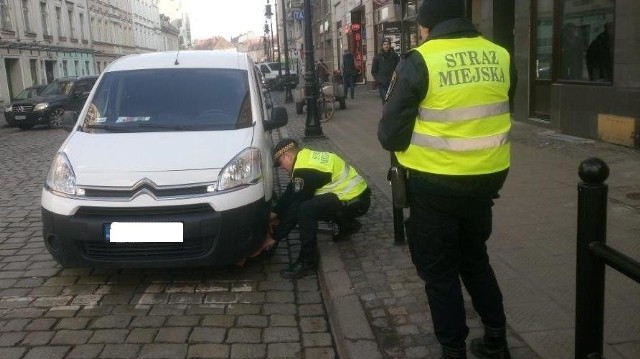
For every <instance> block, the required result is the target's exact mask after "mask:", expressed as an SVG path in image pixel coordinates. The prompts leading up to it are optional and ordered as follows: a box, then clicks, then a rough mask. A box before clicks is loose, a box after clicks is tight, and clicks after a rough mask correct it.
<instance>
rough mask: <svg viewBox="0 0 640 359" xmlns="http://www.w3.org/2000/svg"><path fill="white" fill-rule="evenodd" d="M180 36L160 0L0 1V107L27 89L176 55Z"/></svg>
mask: <svg viewBox="0 0 640 359" xmlns="http://www.w3.org/2000/svg"><path fill="white" fill-rule="evenodd" d="M184 31H186V30H184ZM179 36H180V30H178V29H177V28H175V27H174V26H172V25H171V24H170V23H169V21H168V19H167V18H164V17H161V15H160V12H159V9H158V0H0V106H2V107H4V106H5V105H7V104H8V103H9V102H10V101H11V98H13V97H14V96H16V95H17V94H18V93H19V92H20V91H22V90H23V89H24V88H27V87H29V86H33V85H38V84H47V83H50V82H51V81H53V80H54V79H55V78H59V77H67V76H85V75H94V74H99V73H101V72H102V71H103V70H104V69H105V67H106V66H107V65H108V64H109V63H111V62H112V61H113V60H115V59H117V58H118V57H120V56H124V55H128V54H134V53H141V52H150V51H158V50H177V49H178V42H179V41H178V37H179Z"/></svg>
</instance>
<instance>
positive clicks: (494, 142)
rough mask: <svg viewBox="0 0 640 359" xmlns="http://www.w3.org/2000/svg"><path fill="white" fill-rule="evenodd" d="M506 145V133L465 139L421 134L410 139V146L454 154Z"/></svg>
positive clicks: (507, 140)
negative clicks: (452, 152)
mask: <svg viewBox="0 0 640 359" xmlns="http://www.w3.org/2000/svg"><path fill="white" fill-rule="evenodd" d="M507 143H509V134H508V133H499V134H497V135H492V136H485V137H477V138H465V139H461V138H443V137H436V136H429V135H424V134H421V133H414V134H413V137H412V138H411V144H413V145H416V146H425V147H430V148H433V149H436V150H444V151H454V152H463V151H477V150H486V149H491V148H494V147H498V146H502V145H505V144H507Z"/></svg>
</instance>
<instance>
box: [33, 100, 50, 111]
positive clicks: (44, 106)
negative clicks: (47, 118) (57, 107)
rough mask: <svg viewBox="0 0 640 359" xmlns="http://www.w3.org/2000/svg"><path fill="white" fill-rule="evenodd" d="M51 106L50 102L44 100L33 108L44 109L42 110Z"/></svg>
mask: <svg viewBox="0 0 640 359" xmlns="http://www.w3.org/2000/svg"><path fill="white" fill-rule="evenodd" d="M48 107H49V104H48V103H47V102H43V103H39V104H37V105H36V107H34V108H33V110H34V111H42V110H46V109H47V108H48Z"/></svg>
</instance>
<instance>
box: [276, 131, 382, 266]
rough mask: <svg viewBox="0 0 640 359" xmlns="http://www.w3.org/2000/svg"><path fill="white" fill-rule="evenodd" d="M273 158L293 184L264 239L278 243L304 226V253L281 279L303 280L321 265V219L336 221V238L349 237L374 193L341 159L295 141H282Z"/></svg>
mask: <svg viewBox="0 0 640 359" xmlns="http://www.w3.org/2000/svg"><path fill="white" fill-rule="evenodd" d="M273 159H274V162H275V164H276V165H277V166H280V167H281V168H283V169H284V170H286V171H287V172H288V173H289V175H290V176H291V182H290V183H289V184H288V185H287V188H286V190H285V191H284V193H283V194H282V196H281V197H280V199H279V200H278V203H277V205H276V206H275V208H274V210H273V212H272V213H271V221H272V225H273V230H272V233H271V234H270V236H272V238H267V241H266V242H271V239H272V240H275V241H279V240H280V239H282V238H284V237H285V236H286V235H287V234H289V232H290V231H291V230H292V229H294V228H295V226H296V225H299V226H300V242H301V248H300V255H299V256H298V259H297V260H296V261H295V262H293V263H292V264H290V265H289V266H288V267H287V268H285V269H283V270H282V271H281V272H280V275H281V276H282V277H283V278H300V277H303V276H305V275H306V274H307V273H308V272H309V271H312V270H315V269H316V266H317V256H318V253H317V241H316V237H317V230H318V221H319V220H325V221H333V222H335V223H336V224H337V225H338V233H337V238H339V239H346V238H347V237H348V236H349V235H350V234H352V233H354V232H356V231H358V229H359V228H360V224H359V222H358V221H357V220H355V218H356V217H360V216H362V215H363V214H365V213H366V212H367V210H368V209H369V205H370V204H371V198H370V197H371V191H370V189H369V187H368V186H367V183H366V182H365V180H364V178H362V177H361V176H360V175H359V174H358V173H357V172H356V170H355V169H354V168H353V167H351V166H349V165H348V164H346V163H345V161H344V160H342V159H341V158H340V157H338V156H337V155H335V154H333V153H330V152H320V151H313V150H310V149H306V148H299V147H298V143H297V142H296V141H295V140H293V139H283V140H281V141H280V142H278V144H277V145H276V147H275V148H274V150H273ZM334 239H336V237H334Z"/></svg>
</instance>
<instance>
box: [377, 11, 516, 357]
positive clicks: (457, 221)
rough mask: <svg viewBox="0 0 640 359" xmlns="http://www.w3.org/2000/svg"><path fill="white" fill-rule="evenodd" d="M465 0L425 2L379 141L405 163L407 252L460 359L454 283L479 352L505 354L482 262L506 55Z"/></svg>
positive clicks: (508, 87) (501, 141)
mask: <svg viewBox="0 0 640 359" xmlns="http://www.w3.org/2000/svg"><path fill="white" fill-rule="evenodd" d="M464 15H465V1H464V0H424V2H423V3H422V5H421V6H420V10H419V13H418V16H417V22H418V24H419V25H420V32H421V35H422V37H423V39H425V41H424V43H422V44H421V45H420V46H418V47H417V48H415V49H413V50H412V51H410V52H409V53H408V54H407V56H406V58H405V59H404V60H403V61H402V62H401V63H400V65H399V66H398V67H397V69H396V74H395V76H394V78H395V81H394V83H392V85H391V88H390V89H389V92H388V93H387V101H386V103H385V106H384V109H383V115H382V119H381V120H380V123H379V125H378V139H379V141H380V143H381V144H382V147H384V148H385V149H386V150H389V151H394V152H395V155H396V157H397V159H398V162H399V163H400V164H401V165H402V166H403V167H404V168H405V169H406V171H407V197H408V200H409V208H410V213H411V215H410V219H409V224H408V236H407V237H408V243H409V249H410V252H411V259H412V261H413V263H414V265H415V266H416V270H417V272H418V275H419V276H420V278H422V279H423V280H424V281H425V290H426V293H427V297H428V299H429V307H430V310H431V316H432V318H433V326H434V329H435V335H436V338H437V339H438V342H439V343H440V344H441V345H442V352H443V353H442V354H443V355H442V358H443V359H464V358H466V357H467V356H466V343H465V340H466V337H467V335H468V333H469V328H468V327H467V325H466V323H465V307H464V299H463V296H462V288H461V281H462V283H464V286H465V288H466V289H467V292H469V295H470V296H471V299H472V303H473V307H474V309H475V310H476V311H477V312H478V314H479V315H480V318H481V319H482V323H483V324H484V337H483V338H477V339H474V340H472V342H471V352H473V353H474V355H476V357H478V358H489V359H508V358H510V354H509V349H508V346H507V340H506V318H505V313H504V307H503V300H502V293H501V291H500V287H499V286H498V282H497V280H496V277H495V274H494V272H493V269H492V268H491V265H490V263H489V256H488V254H487V246H486V241H487V240H488V239H489V236H490V235H491V227H492V211H491V207H492V206H493V200H494V199H495V198H497V197H498V191H499V190H500V189H501V187H502V184H503V183H504V181H505V179H506V177H507V173H508V171H509V165H510V148H509V131H510V128H511V123H510V113H509V107H510V106H509V100H510V98H511V97H512V94H513V89H514V85H515V76H514V75H515V72H514V71H512V67H513V66H512V62H511V59H510V56H509V53H508V52H507V51H506V50H505V49H504V48H502V47H500V46H498V45H496V44H494V43H492V42H490V41H488V40H486V39H484V38H483V37H482V36H481V35H480V34H479V33H478V31H477V30H476V29H475V27H474V26H473V24H472V23H471V22H469V21H468V20H467V19H465V18H464Z"/></svg>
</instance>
